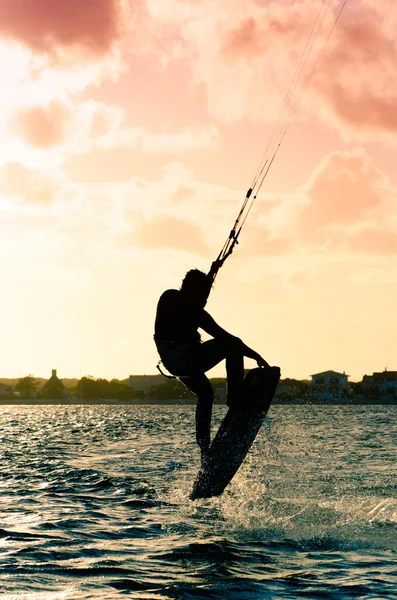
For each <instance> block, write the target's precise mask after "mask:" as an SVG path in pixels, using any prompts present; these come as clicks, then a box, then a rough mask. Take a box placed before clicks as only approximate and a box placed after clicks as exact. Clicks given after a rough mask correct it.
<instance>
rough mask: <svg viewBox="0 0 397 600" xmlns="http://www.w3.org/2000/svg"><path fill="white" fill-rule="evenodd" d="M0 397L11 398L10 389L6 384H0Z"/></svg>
mask: <svg viewBox="0 0 397 600" xmlns="http://www.w3.org/2000/svg"><path fill="white" fill-rule="evenodd" d="M0 396H2V397H4V398H7V397H8V396H12V387H11V386H10V385H7V384H6V383H0Z"/></svg>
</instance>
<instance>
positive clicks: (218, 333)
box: [199, 310, 270, 367]
mask: <svg viewBox="0 0 397 600" xmlns="http://www.w3.org/2000/svg"><path fill="white" fill-rule="evenodd" d="M199 326H200V327H201V329H203V330H204V331H205V332H206V333H208V334H209V335H212V337H214V338H220V339H223V340H224V341H225V342H226V343H227V344H230V345H236V346H238V348H239V349H240V350H241V351H242V353H243V354H244V356H246V357H247V358H253V359H254V360H256V362H257V363H258V366H259V367H269V366H270V365H269V364H268V363H267V362H266V361H265V359H264V358H262V356H261V355H260V354H258V352H255V350H252V348H249V347H248V346H247V345H246V344H244V342H243V341H242V340H241V339H240V338H238V337H236V336H235V335H232V334H231V333H229V332H228V331H226V330H225V329H223V328H222V327H220V326H219V325H218V323H216V321H215V320H214V319H213V318H212V317H211V315H210V314H209V313H207V311H205V310H203V315H202V318H201V320H200V325H199Z"/></svg>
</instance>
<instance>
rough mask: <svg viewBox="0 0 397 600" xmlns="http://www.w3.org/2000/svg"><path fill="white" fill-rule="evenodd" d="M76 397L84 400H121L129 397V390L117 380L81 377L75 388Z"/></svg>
mask: <svg viewBox="0 0 397 600" xmlns="http://www.w3.org/2000/svg"><path fill="white" fill-rule="evenodd" d="M75 393H76V396H78V397H79V398H82V399H84V398H86V399H89V398H90V399H98V398H115V399H118V400H122V399H123V398H128V397H129V389H128V386H127V384H126V383H122V382H121V381H119V380H118V379H112V381H108V380H107V379H103V378H98V379H94V377H91V376H87V377H82V378H81V379H80V381H79V382H78V384H77V386H76V388H75Z"/></svg>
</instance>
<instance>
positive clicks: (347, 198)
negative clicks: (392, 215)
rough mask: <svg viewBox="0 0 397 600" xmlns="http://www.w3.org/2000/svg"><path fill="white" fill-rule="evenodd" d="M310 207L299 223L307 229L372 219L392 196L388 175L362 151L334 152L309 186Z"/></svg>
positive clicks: (301, 216)
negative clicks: (388, 197)
mask: <svg viewBox="0 0 397 600" xmlns="http://www.w3.org/2000/svg"><path fill="white" fill-rule="evenodd" d="M307 195H308V199H309V204H308V205H307V206H306V207H304V208H303V210H302V212H301V215H300V221H301V223H302V225H303V226H304V229H306V230H310V229H314V230H315V229H317V228H321V227H328V226H332V225H343V226H346V225H349V224H350V225H351V224H354V223H357V221H360V220H362V219H364V218H369V217H371V215H374V213H375V212H376V211H379V210H380V209H381V207H382V206H383V203H384V200H385V197H387V196H389V195H390V190H388V188H387V182H386V178H385V176H384V175H383V174H382V173H381V172H380V171H378V170H377V169H375V168H374V167H372V166H371V165H370V163H369V160H368V157H367V156H366V154H365V153H364V152H362V151H356V152H334V153H333V154H330V155H329V156H327V157H326V158H325V159H324V160H323V162H322V163H321V164H320V166H319V167H318V168H317V170H316V171H315V173H314V175H313V177H312V179H311V181H310V182H309V185H308V190H307Z"/></svg>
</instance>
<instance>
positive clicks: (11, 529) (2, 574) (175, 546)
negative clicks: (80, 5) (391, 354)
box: [0, 406, 397, 600]
mask: <svg viewBox="0 0 397 600" xmlns="http://www.w3.org/2000/svg"><path fill="white" fill-rule="evenodd" d="M0 414H1V416H0V422H1V428H0V441H1V445H0V454H1V461H0V598H1V600H61V599H62V600H63V599H67V598H70V599H72V600H79V599H90V598H92V599H98V598H100V599H106V600H107V599H109V600H113V599H116V598H129V597H131V598H137V599H142V600H143V599H145V600H149V599H153V600H166V599H167V600H168V599H183V600H185V599H186V600H188V599H189V600H200V599H203V600H204V599H205V600H207V599H226V598H236V599H237V600H260V599H267V598H275V599H284V598H288V599H291V600H292V599H293V600H295V599H299V598H310V599H323V598H327V599H328V598H331V599H335V600H338V599H349V600H350V599H355V598H357V599H360V600H364V599H365V600H367V599H374V600H375V599H376V600H383V599H385V598H395V599H397V461H396V446H397V407H395V406H383V407H382V406H374V407H362V406H355V407H347V406H345V407H343V406H342V407H341V406H339V407H326V406H314V407H313V406H303V407H302V406H299V407H298V406H296V407H293V406H275V407H272V408H271V409H270V411H269V415H268V418H267V420H266V423H265V425H264V426H263V427H262V430H261V432H260V434H259V436H258V438H257V440H256V442H255V444H254V447H253V449H252V451H251V453H250V455H249V457H248V459H247V460H246V462H245V463H244V464H243V466H242V468H241V469H240V471H239V472H238V473H237V475H236V477H235V478H234V480H233V482H232V484H231V485H230V486H229V487H228V488H227V490H226V491H225V493H224V494H223V495H222V496H221V497H219V498H214V499H210V500H200V501H195V502H192V501H190V500H189V499H188V495H189V492H190V490H191V486H192V483H193V479H194V476H195V474H196V472H197V469H198V451H197V448H196V445H195V443H194V406H171V407H160V406H44V407H43V406H41V407H29V406H25V407H17V406H8V407H2V408H1V413H0ZM223 414H224V408H223V407H219V406H218V407H215V415H214V429H215V427H216V426H217V424H219V422H220V419H221V418H222V415H223Z"/></svg>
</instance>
